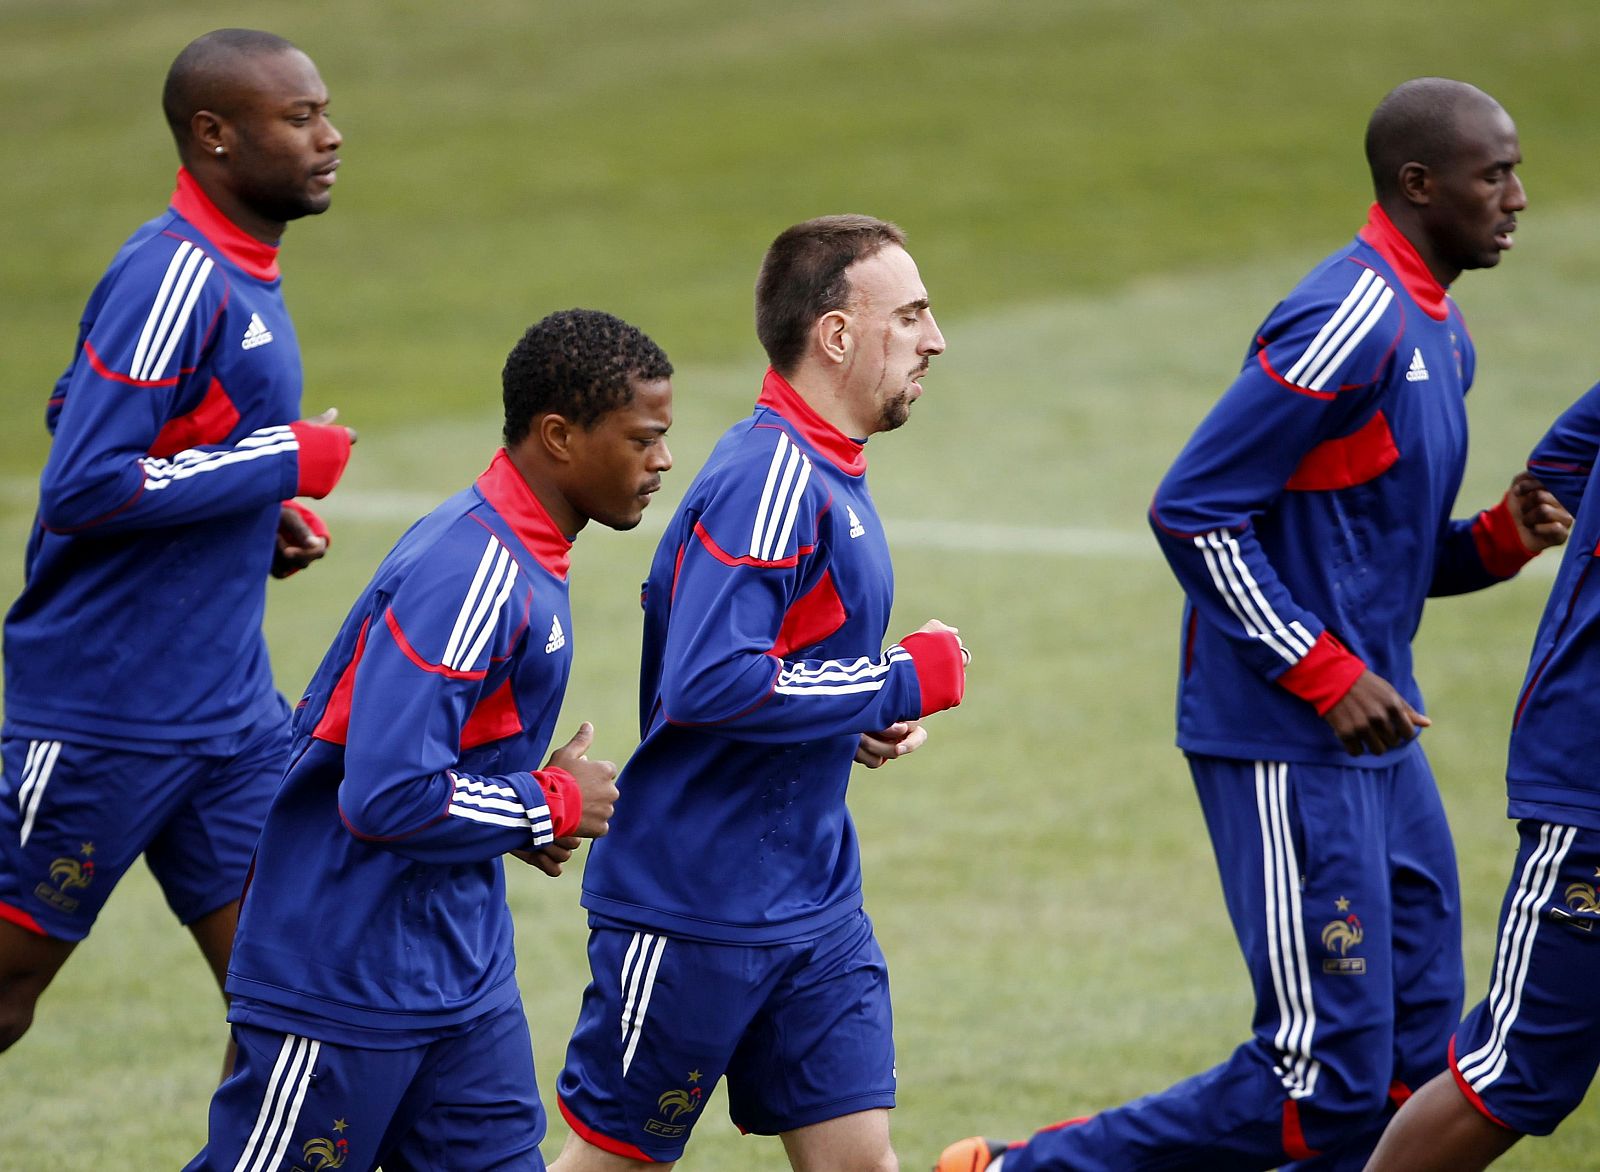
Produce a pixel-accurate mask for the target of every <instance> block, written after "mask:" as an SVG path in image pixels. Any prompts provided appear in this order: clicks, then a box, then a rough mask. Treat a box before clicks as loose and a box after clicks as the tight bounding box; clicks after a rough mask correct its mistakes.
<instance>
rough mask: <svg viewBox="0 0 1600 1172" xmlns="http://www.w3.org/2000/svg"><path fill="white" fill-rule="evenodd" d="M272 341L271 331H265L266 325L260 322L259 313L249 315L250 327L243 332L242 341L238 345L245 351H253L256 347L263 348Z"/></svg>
mask: <svg viewBox="0 0 1600 1172" xmlns="http://www.w3.org/2000/svg"><path fill="white" fill-rule="evenodd" d="M270 341H272V331H271V330H269V329H267V323H266V322H264V321H262V320H261V315H260V314H259V313H252V314H251V315H250V325H249V326H248V327H247V328H246V329H245V331H244V341H243V342H242V343H240V344H241V345H242V346H243V347H244V348H245V349H246V350H254V349H255V348H256V347H257V346H265V345H266V344H267V343H268V342H270Z"/></svg>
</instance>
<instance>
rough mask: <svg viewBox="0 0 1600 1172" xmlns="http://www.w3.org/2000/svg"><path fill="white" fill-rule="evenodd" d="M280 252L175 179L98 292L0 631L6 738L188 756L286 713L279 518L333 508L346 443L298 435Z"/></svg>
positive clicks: (296, 370)
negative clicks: (297, 501)
mask: <svg viewBox="0 0 1600 1172" xmlns="http://www.w3.org/2000/svg"><path fill="white" fill-rule="evenodd" d="M277 252H278V250H277V248H276V247H275V246H273V245H267V244H263V243H261V242H260V241H258V240H255V239H254V238H253V237H250V236H248V235H246V234H245V233H244V232H243V231H242V230H241V229H239V228H238V227H237V226H235V225H234V224H232V223H231V222H229V221H228V220H227V219H226V218H225V217H224V216H223V215H222V213H221V212H219V211H218V210H217V209H216V207H215V206H214V205H213V204H212V203H211V202H210V200H208V199H207V198H206V195H205V193H204V192H203V191H201V189H200V187H199V185H198V184H196V183H195V182H194V180H193V179H192V178H191V177H190V176H189V174H188V172H186V171H180V172H179V174H178V188H177V191H176V193H175V194H174V195H173V197H172V206H171V207H170V208H169V209H168V210H167V211H166V212H165V213H163V214H162V215H160V216H158V217H156V218H155V219H154V220H151V221H150V222H149V223H147V224H144V225H143V226H142V227H140V228H139V230H138V231H136V232H135V233H134V234H133V235H132V236H131V237H130V238H129V239H128V241H127V243H126V244H124V245H123V246H122V249H121V251H120V252H118V253H117V256H116V259H115V260H113V261H112V262H111V267H110V268H109V269H108V270H107V271H106V274H105V276H104V277H103V278H101V280H100V283H99V285H97V286H96V287H95V290H94V293H93V294H92V295H91V296H90V298H89V303H88V306H87V308H85V310H84V314H83V320H82V322H81V323H80V326H79V330H78V342H77V348H76V351H75V353H74V355H73V359H72V364H71V365H70V366H69V367H68V368H67V370H66V373H65V374H63V375H62V376H61V379H60V381H59V382H58V383H57V384H56V388H55V392H54V394H53V396H52V397H51V399H50V402H49V406H48V409H47V413H46V424H47V426H48V427H49V429H50V431H51V433H52V435H53V436H54V440H53V442H52V445H51V448H50V456H49V459H48V461H47V462H46V464H45V468H44V474H43V476H42V477H41V479H40V485H39V512H38V517H37V522H36V524H35V526H34V530H33V534H32V537H31V538H30V540H29V542H28V550H27V557H26V563H25V573H26V584H25V585H24V587H23V591H22V595H21V596H20V597H19V598H18V599H17V601H16V604H15V605H14V606H13V607H12V608H11V612H10V614H9V615H8V616H7V617H6V622H5V669H6V691H5V708H6V712H5V733H6V735H7V736H22V737H35V738H54V739H63V740H73V741H82V742H88V743H95V744H102V745H112V746H115V745H125V744H129V743H141V742H150V741H157V742H172V741H187V740H195V739H198V738H204V737H215V736H220V735H223V734H229V733H235V732H239V731H241V730H244V729H247V728H250V727H252V726H253V725H255V724H256V723H257V722H258V721H260V720H262V719H265V718H267V717H269V716H271V715H272V714H273V713H274V711H276V710H277V708H278V705H279V704H280V701H279V700H278V697H277V693H276V691H275V690H274V687H273V682H272V671H271V667H270V665H269V663H268V661H267V647H266V641H265V640H264V639H263V637H262V634H261V619H262V614H263V611H264V610H265V607H266V580H267V577H268V574H269V572H270V570H271V568H272V559H273V552H274V548H275V535H276V532H277V526H278V516H279V510H280V507H281V502H283V501H284V500H285V499H287V498H290V497H293V496H296V495H300V494H305V495H313V496H322V495H325V494H326V493H327V492H328V491H329V490H330V489H331V488H332V487H333V484H334V482H335V481H336V480H337V479H338V476H339V474H340V473H341V472H342V471H343V468H344V462H345V460H346V459H347V458H348V455H349V440H348V437H347V436H346V433H345V432H344V429H343V428H338V427H322V426H316V425H310V424H303V423H299V422H297V421H296V420H297V417H298V416H299V414H300V382H301V373H300V350H299V345H298V343H297V342H296V340H295V332H294V325H293V324H292V323H291V322H290V320H289V315H288V312H287V311H286V310H285V309H284V305H283V296H282V292H281V289H280V279H279V275H278V260H277ZM152 751H155V750H152Z"/></svg>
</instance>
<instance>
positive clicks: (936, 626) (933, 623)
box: [911, 619, 972, 665]
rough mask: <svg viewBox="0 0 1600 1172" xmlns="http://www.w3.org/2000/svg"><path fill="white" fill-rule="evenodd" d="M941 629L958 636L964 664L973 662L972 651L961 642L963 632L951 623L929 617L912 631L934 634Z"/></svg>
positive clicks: (914, 632) (920, 633) (914, 633)
mask: <svg viewBox="0 0 1600 1172" xmlns="http://www.w3.org/2000/svg"><path fill="white" fill-rule="evenodd" d="M940 631H948V632H949V633H950V634H952V635H954V636H955V637H956V642H957V643H958V644H960V646H961V662H962V664H963V665H965V664H969V663H971V662H972V652H970V651H968V650H967V645H966V644H965V643H962V642H961V632H960V631H959V630H958V629H957V628H955V627H952V626H951V625H950V624H949V623H941V622H940V621H939V620H938V619H929V620H928V621H927V622H925V623H923V624H922V625H921V626H920V627H918V628H917V629H916V630H915V631H913V632H911V633H912V634H913V635H934V634H938V633H939V632H940Z"/></svg>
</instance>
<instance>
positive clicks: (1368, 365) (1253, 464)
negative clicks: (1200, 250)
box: [939, 78, 1570, 1172]
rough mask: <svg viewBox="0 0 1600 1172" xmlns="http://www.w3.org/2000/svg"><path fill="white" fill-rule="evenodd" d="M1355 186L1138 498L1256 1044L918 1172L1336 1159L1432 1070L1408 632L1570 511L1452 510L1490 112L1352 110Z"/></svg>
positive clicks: (1486, 237)
mask: <svg viewBox="0 0 1600 1172" xmlns="http://www.w3.org/2000/svg"><path fill="white" fill-rule="evenodd" d="M1366 153H1367V160H1368V163H1369V165H1370V168H1371V172H1372V180H1373V186H1374V189H1375V194H1376V202H1375V203H1374V204H1373V205H1372V207H1371V209H1370V211H1369V213H1368V218H1367V223H1366V225H1365V226H1364V227H1363V228H1362V229H1361V230H1360V232H1359V234H1358V235H1357V237H1356V239H1355V240H1353V241H1351V243H1350V244H1348V245H1346V246H1345V247H1344V248H1342V249H1340V250H1339V251H1338V252H1336V253H1334V254H1333V255H1332V256H1331V257H1329V258H1328V259H1327V260H1325V261H1323V262H1322V263H1321V264H1320V265H1318V266H1317V267H1316V268H1315V269H1314V270H1312V272H1311V273H1310V274H1309V275H1308V276H1307V277H1306V278H1305V279H1304V280H1302V281H1301V282H1300V284H1299V285H1298V286H1296V288H1295V289H1294V290H1293V291H1292V292H1290V294H1289V295H1288V297H1286V298H1285V299H1284V300H1283V301H1282V302H1281V303H1279V305H1278V306H1277V307H1276V308H1275V309H1274V310H1273V311H1272V313H1271V314H1270V315H1269V316H1268V317H1267V319H1266V321H1265V322H1264V323H1263V324H1262V325H1261V327H1260V328H1259V329H1258V330H1257V332H1256V335H1255V340H1254V342H1253V344H1252V345H1251V347H1250V350H1249V354H1248V356H1247V358H1246V360H1245V363H1244V368H1243V370H1242V371H1241V372H1240V374H1239V376H1238V377H1237V378H1236V379H1235V380H1234V383H1233V385H1232V387H1231V388H1230V389H1229V390H1228V391H1227V393H1226V394H1224V395H1223V397H1222V398H1221V400H1220V401H1219V402H1218V403H1217V404H1216V405H1215V407H1214V408H1213V409H1212V411H1211V413H1210V414H1209V415H1208V416H1207V417H1206V419H1205V420H1204V421H1203V422H1202V423H1201V424H1200V427H1199V429H1198V430H1197V431H1196V432H1195V434H1194V436H1193V437H1192V438H1191V439H1190V441H1189V443H1188V445H1187V446H1186V447H1185V448H1184V450H1183V451H1182V452H1181V453H1180V454H1179V456H1178V459H1177V461H1176V463H1175V464H1174V465H1173V467H1172V469H1171V471H1169V472H1168V474H1167V476H1166V479H1165V480H1164V481H1163V482H1162V484H1161V486H1160V488H1159V489H1158V490H1157V492H1156V496H1155V501H1154V504H1153V505H1152V507H1151V511H1150V520H1151V524H1152V526H1153V528H1154V529H1155V532H1156V535H1157V538H1158V540H1159V541H1160V543H1161V547H1162V550H1163V551H1164V552H1165V553H1166V555H1167V558H1168V560H1169V562H1170V563H1171V565H1172V568H1173V570H1174V572H1175V573H1176V574H1177V576H1178V578H1179V580H1180V582H1181V583H1182V584H1183V587H1184V590H1185V593H1186V594H1187V596H1188V604H1187V606H1186V608H1185V612H1184V620H1183V648H1182V659H1181V662H1182V666H1181V670H1180V676H1179V693H1178V744H1179V746H1180V747H1181V748H1182V749H1183V750H1184V752H1185V753H1186V755H1187V756H1188V760H1189V765H1190V770H1191V772H1192V773H1193V775H1194V781H1195V785H1196V788H1197V791H1198V794H1199V798H1200V804H1201V808H1202V810H1203V811H1204V814H1205V818H1206V824H1207V827H1208V829H1209V830H1210V833H1211V839H1212V844H1213V847H1214V849H1215V851H1216V856H1217V862H1218V866H1219V868H1220V870H1221V877H1222V886H1223V892H1224V897H1225V899H1226V901H1227V905H1228V913H1229V916H1230V918H1231V919H1232V921H1233V925H1234V930H1235V932H1236V934H1237V935H1238V939H1239V945H1240V947H1241V949H1242V950H1243V952H1244V956H1245V961H1246V963H1247V965H1248V967H1249V969H1250V973H1251V979H1252V986H1253V992H1254V995H1255V999H1256V1012H1255V1016H1254V1021H1253V1030H1254V1032H1253V1036H1252V1037H1251V1039H1250V1040H1249V1041H1248V1042H1246V1043H1244V1044H1243V1045H1241V1046H1240V1047H1239V1048H1238V1049H1237V1050H1235V1051H1234V1053H1233V1055H1232V1056H1231V1057H1230V1058H1228V1059H1227V1060H1226V1061H1224V1062H1223V1063H1221V1064H1220V1065H1218V1066H1216V1067H1214V1068H1212V1069H1211V1070H1210V1071H1207V1072H1206V1073H1204V1074H1200V1075H1197V1076H1195V1077H1193V1078H1191V1079H1188V1080H1187V1081H1185V1082H1181V1083H1178V1084H1177V1085H1176V1086H1174V1087H1171V1088H1169V1089H1168V1090H1166V1091H1162V1092H1160V1093H1158V1094H1155V1095H1151V1096H1149V1097H1147V1098H1143V1099H1139V1100H1137V1101H1135V1102H1133V1103H1130V1104H1127V1105H1125V1106H1121V1107H1118V1108H1115V1109H1113V1110H1108V1111H1104V1112H1101V1113H1100V1114H1098V1115H1096V1116H1094V1117H1092V1118H1091V1119H1088V1120H1085V1121H1081V1122H1077V1123H1075V1124H1073V1125H1071V1126H1061V1127H1057V1128H1052V1129H1047V1130H1045V1131H1042V1132H1040V1133H1039V1134H1037V1135H1035V1136H1034V1137H1033V1139H1032V1140H1030V1141H1028V1142H1027V1143H1025V1144H1022V1145H1019V1146H1017V1147H1015V1148H1012V1149H1010V1150H1007V1149H1006V1148H1004V1147H1003V1146H1002V1145H994V1144H990V1143H988V1142H987V1141H983V1140H968V1141H963V1143H961V1144H957V1145H955V1146H953V1147H952V1148H951V1149H949V1150H947V1151H946V1153H945V1155H944V1156H943V1157H942V1159H941V1161H940V1164H939V1168H940V1170H941V1172H949V1170H953V1169H960V1170H962V1172H967V1170H968V1169H971V1168H985V1167H987V1168H988V1169H990V1172H997V1169H999V1168H1002V1167H1003V1169H1004V1172H1031V1170H1034V1169H1074V1170H1077V1172H1086V1170H1089V1169H1105V1170H1108V1172H1109V1170H1115V1172H1130V1170H1133V1169H1141V1168H1152V1169H1153V1168H1162V1169H1176V1168H1229V1169H1239V1170H1244V1169H1252V1168H1276V1167H1278V1166H1280V1165H1284V1164H1289V1163H1291V1162H1294V1161H1300V1160H1306V1161H1315V1162H1314V1164H1309V1165H1308V1167H1309V1166H1314V1167H1316V1168H1318V1169H1346V1168H1360V1167H1361V1166H1362V1164H1363V1163H1365V1161H1366V1157H1367V1155H1368V1154H1369V1153H1370V1151H1371V1150H1372V1146H1373V1145H1374V1144H1375V1143H1376V1141H1377V1138H1378V1134H1379V1133H1380V1132H1381V1131H1382V1129H1383V1125H1384V1122H1385V1120H1386V1112H1387V1111H1388V1109H1389V1108H1390V1107H1391V1105H1393V1104H1396V1103H1399V1102H1401V1101H1403V1100H1404V1098H1405V1097H1406V1096H1407V1095H1408V1094H1409V1093H1410V1090H1411V1088H1414V1087H1417V1086H1420V1085H1421V1084H1422V1083H1423V1082H1424V1081H1426V1080H1427V1079H1428V1078H1431V1077H1432V1076H1433V1075H1434V1074H1436V1073H1437V1072H1438V1071H1439V1070H1441V1069H1442V1068H1443V1066H1444V1062H1445V1046H1446V1043H1447V1041H1448V1039H1449V1037H1450V1034H1451V1031H1452V1030H1454V1028H1455V1025H1456V1022H1457V1020H1458V1018H1459V1015H1460V1010H1461V999H1462V967H1461V923H1460V900H1459V896H1458V884H1457V877H1456V865H1455V854H1454V850H1453V848H1452V846H1451V840H1450V831H1449V827H1448V826H1447V825H1446V822H1445V816H1444V807H1443V805H1442V803H1441V802H1440V799H1439V793H1438V789H1437V787H1436V786H1435V784H1434V780H1433V776H1432V774H1431V772H1430V771H1429V768H1428V763H1427V758H1426V757H1425V756H1424V755H1423V752H1422V747H1421V745H1420V743H1419V742H1418V741H1417V739H1416V736H1417V732H1418V730H1419V729H1421V728H1423V727H1426V726H1427V724H1428V723H1429V722H1428V719H1427V717H1426V716H1425V715H1423V713H1422V695H1421V692H1420V690H1419V689H1418V687H1417V683H1416V680H1415V679H1414V678H1413V675H1412V664H1411V639H1412V636H1413V634H1414V633H1415V632H1416V629H1417V624H1418V622H1419V621H1420V619H1421V617H1422V608H1423V603H1424V601H1425V600H1426V599H1427V597H1428V596H1430V595H1439V594H1454V593H1460V592H1462V591H1467V590H1475V589H1479V588H1481V587H1484V586H1488V585H1491V584H1493V583H1495V582H1499V581H1502V580H1504V579H1506V578H1508V577H1510V576H1511V575H1513V574H1515V573H1516V572H1517V570H1518V569H1519V568H1520V567H1521V566H1522V565H1523V564H1524V563H1525V562H1527V560H1528V559H1529V558H1531V557H1533V556H1534V554H1535V553H1536V552H1537V551H1539V550H1540V549H1543V548H1545V547H1547V546H1550V545H1554V544H1558V543H1559V542H1561V541H1563V540H1565V536H1566V526H1567V524H1568V523H1569V522H1570V517H1569V516H1568V515H1567V513H1566V512H1565V510H1564V509H1562V508H1561V506H1560V505H1559V504H1558V503H1557V502H1556V500H1555V498H1553V497H1552V496H1551V495H1550V494H1549V493H1548V492H1547V491H1546V490H1544V489H1543V488H1542V487H1540V486H1539V484H1538V482H1537V481H1536V480H1533V479H1532V478H1531V477H1529V476H1527V474H1526V473H1523V474H1520V475H1519V476H1518V477H1517V478H1516V479H1515V480H1514V481H1513V484H1512V488H1511V490H1510V491H1509V492H1508V493H1507V494H1506V495H1505V497H1504V499H1503V500H1502V501H1501V502H1500V503H1499V504H1497V505H1496V506H1495V507H1493V508H1491V509H1489V510H1487V511H1485V512H1482V513H1479V514H1478V515H1477V516H1476V517H1473V518H1470V519H1466V520H1458V521H1453V520H1451V519H1450V514H1451V509H1452V508H1453V506H1454V504H1455V498H1456V491H1457V489H1458V487H1459V486H1460V483H1461V476H1462V471H1463V469H1464V467H1465V464H1466V454H1467V442H1466V441H1467V417H1466V405H1465V402H1464V396H1465V394H1466V391H1467V389H1468V387H1470V386H1471V383H1472V377H1473V370H1474V352H1473V346H1472V340H1471V338H1470V337H1469V336H1468V334H1467V331H1466V327H1465V325H1464V324H1463V322H1462V320H1461V315H1460V312H1459V310H1457V308H1456V306H1455V304H1454V302H1453V301H1452V300H1451V299H1450V296H1449V294H1448V293H1447V291H1446V290H1447V289H1448V287H1449V286H1450V284H1451V283H1452V282H1454V281H1455V279H1456V278H1457V277H1458V276H1460V274H1461V273H1462V272H1463V271H1464V270H1467V269H1477V268H1489V267H1492V266H1494V265H1496V264H1498V263H1499V262H1500V258H1501V256H1502V254H1503V253H1504V252H1505V251H1506V250H1507V249H1509V248H1510V247H1511V239H1512V233H1513V232H1514V231H1515V229H1516V224H1517V221H1516V217H1517V213H1518V212H1520V211H1521V210H1522V209H1523V208H1524V207H1525V206H1526V204H1527V200H1526V198H1525V196H1524V193H1523V188H1522V182H1521V180H1520V179H1519V178H1518V176H1517V173H1516V168H1517V165H1518V163H1520V162H1521V157H1522V156H1521V151H1520V148H1519V146H1518V142H1517V132H1516V127H1515V126H1514V125H1513V124H1512V121H1511V119H1510V117H1509V116H1508V115H1507V114H1506V112H1505V111H1504V110H1503V109H1502V108H1501V107H1500V105H1499V104H1498V103H1497V102H1495V101H1494V100H1493V99H1492V98H1490V97H1489V96H1488V95H1487V94H1485V93H1483V92H1482V91H1481V90H1478V89H1476V88H1474V87H1472V86H1470V85H1465V84H1463V83H1461V82H1457V81H1450V80H1447V79H1444V78H1420V79H1417V80H1414V81H1410V82H1407V83H1405V84H1404V85H1401V86H1399V87H1398V88H1396V89H1395V90H1394V91H1392V92H1391V93H1390V94H1389V95H1387V96H1386V97H1385V98H1384V99H1383V101H1382V102H1381V103H1380V104H1379V105H1378V107H1377V109H1376V110H1375V111H1374V113H1373V115H1372V118H1371V120H1370V122H1369V123H1368V126H1367V135H1366Z"/></svg>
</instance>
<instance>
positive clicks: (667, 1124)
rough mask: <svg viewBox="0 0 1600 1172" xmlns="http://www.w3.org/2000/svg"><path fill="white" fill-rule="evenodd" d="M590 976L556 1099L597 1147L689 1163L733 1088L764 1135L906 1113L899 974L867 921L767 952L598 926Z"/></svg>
mask: <svg viewBox="0 0 1600 1172" xmlns="http://www.w3.org/2000/svg"><path fill="white" fill-rule="evenodd" d="M589 967H590V971H591V973H592V974H593V979H592V980H591V982H590V984H589V987H588V989H587V990H585V991H584V995H583V1008H582V1010H581V1011H580V1013H579V1015H578V1024H577V1027H576V1028H575V1029H574V1031H573V1034H572V1042H571V1044H570V1045H569V1046H568V1048H567V1065H566V1069H564V1070H563V1071H562V1072H561V1076H560V1078H559V1079H558V1080H557V1083H556V1093H557V1096H558V1101H559V1105H560V1107H561V1113H562V1115H563V1116H564V1117H565V1118H566V1120H567V1123H568V1124H569V1125H570V1126H571V1127H572V1129H573V1131H574V1132H576V1133H577V1134H578V1135H579V1136H580V1137H581V1138H583V1139H585V1140H588V1141H589V1142H590V1143H591V1144H594V1145H595V1146H596V1147H599V1148H603V1149H605V1150H606V1151H608V1152H614V1153H616V1154H617V1155H622V1156H630V1157H632V1158H634V1159H638V1160H650V1161H668V1160H676V1159H677V1158H678V1157H680V1156H681V1155H682V1154H683V1149H684V1145H685V1144H686V1143H687V1142H688V1139H689V1132H690V1130H691V1129H692V1128H693V1127H694V1125H695V1122H696V1121H697V1120H698V1119H699V1118H700V1116H701V1115H703V1114H704V1113H705V1110H704V1108H705V1105H706V1103H707V1101H709V1099H710V1098H711V1094H712V1091H713V1090H714V1089H715V1087H716V1085H717V1081H718V1080H719V1079H720V1078H722V1077H723V1075H726V1076H727V1079H728V1114H729V1116H730V1117H731V1118H732V1119H733V1122H734V1123H735V1124H737V1125H738V1127H739V1128H740V1130H742V1131H746V1132H754V1133H756V1134H758V1135H778V1134H781V1133H783V1132H786V1131H793V1130H794V1129H795V1128H799V1127H806V1126H809V1125H810V1124H813V1123H821V1122H823V1121H824V1120H827V1119H835V1118H838V1117H839V1116H841V1115H849V1114H853V1113H854V1112H857V1111H865V1110H868V1109H871V1108H875V1107H893V1106H894V1089H895V1075H894V1022H893V1017H892V1015H891V1013H890V1009H889V969H888V965H887V964H886V962H885V961H884V959H883V952H882V951H881V950H880V949H879V948H878V942H877V940H876V939H875V938H874V937H873V934H872V921H871V920H869V919H868V918H867V916H866V913H864V912H860V911H857V912H854V913H852V914H851V915H850V916H848V917H846V918H845V920H844V921H843V922H841V923H840V924H838V925H835V926H834V927H831V928H829V929H828V930H827V931H826V932H824V933H823V934H822V935H821V936H817V937H815V938H813V939H810V940H803V941H799V942H795V943H786V944H769V945H760V946H745V945H736V944H712V943H708V942H704V941H699V940H684V939H681V938H678V937H673V936H664V935H661V934H659V933H655V932H649V931H645V930H642V929H641V930H638V931H632V930H628V929H623V928H615V927H606V926H597V927H594V928H593V929H592V930H591V931H590V933H589Z"/></svg>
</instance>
